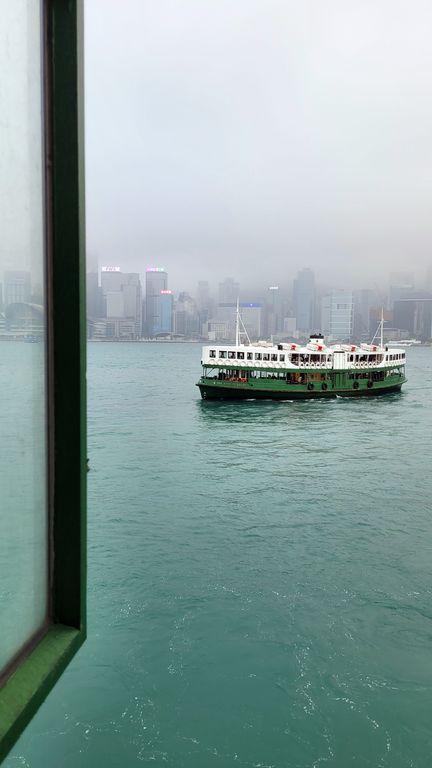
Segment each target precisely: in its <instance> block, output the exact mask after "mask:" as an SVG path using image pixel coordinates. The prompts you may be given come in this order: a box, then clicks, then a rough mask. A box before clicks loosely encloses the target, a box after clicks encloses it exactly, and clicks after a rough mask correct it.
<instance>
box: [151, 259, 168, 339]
mask: <svg viewBox="0 0 432 768" xmlns="http://www.w3.org/2000/svg"><path fill="white" fill-rule="evenodd" d="M167 289H168V274H167V273H166V272H165V269H164V268H163V267H147V269H146V288H145V290H146V334H147V335H148V336H156V335H157V334H158V333H162V332H163V330H162V307H161V295H164V294H161V291H166V290H167Z"/></svg>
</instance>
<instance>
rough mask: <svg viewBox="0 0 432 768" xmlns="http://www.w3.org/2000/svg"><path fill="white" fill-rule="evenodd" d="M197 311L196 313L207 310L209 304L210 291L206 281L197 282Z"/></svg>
mask: <svg viewBox="0 0 432 768" xmlns="http://www.w3.org/2000/svg"><path fill="white" fill-rule="evenodd" d="M196 303H197V309H198V312H201V311H202V310H205V309H208V308H209V303H210V290H209V284H208V280H199V281H198V289H197V298H196Z"/></svg>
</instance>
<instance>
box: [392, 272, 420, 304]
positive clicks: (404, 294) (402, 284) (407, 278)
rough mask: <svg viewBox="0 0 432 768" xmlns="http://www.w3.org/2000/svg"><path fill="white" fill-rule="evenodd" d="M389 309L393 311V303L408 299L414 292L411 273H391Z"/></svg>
mask: <svg viewBox="0 0 432 768" xmlns="http://www.w3.org/2000/svg"><path fill="white" fill-rule="evenodd" d="M389 285H390V287H389V298H388V306H389V309H393V305H394V303H395V301H399V299H404V298H409V297H410V295H411V293H412V292H413V290H414V274H413V272H391V273H390V278H389Z"/></svg>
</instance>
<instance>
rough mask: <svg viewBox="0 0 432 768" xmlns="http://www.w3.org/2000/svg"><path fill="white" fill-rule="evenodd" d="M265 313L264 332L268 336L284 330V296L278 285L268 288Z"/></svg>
mask: <svg viewBox="0 0 432 768" xmlns="http://www.w3.org/2000/svg"><path fill="white" fill-rule="evenodd" d="M264 314H265V317H264V322H263V325H264V328H263V333H264V335H265V336H266V338H271V337H272V336H275V335H276V334H278V333H280V332H281V331H283V312H282V297H281V291H280V289H279V286H278V285H270V286H269V288H268V289H267V295H266V301H265V311H264Z"/></svg>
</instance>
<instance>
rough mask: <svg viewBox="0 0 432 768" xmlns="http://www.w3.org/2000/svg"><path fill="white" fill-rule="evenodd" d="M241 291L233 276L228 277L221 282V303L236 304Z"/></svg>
mask: <svg viewBox="0 0 432 768" xmlns="http://www.w3.org/2000/svg"><path fill="white" fill-rule="evenodd" d="M239 293H240V285H239V283H236V281H235V280H233V279H232V277H226V278H225V280H224V281H223V283H219V304H220V305H221V304H235V303H236V301H237V298H238V295H239Z"/></svg>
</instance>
